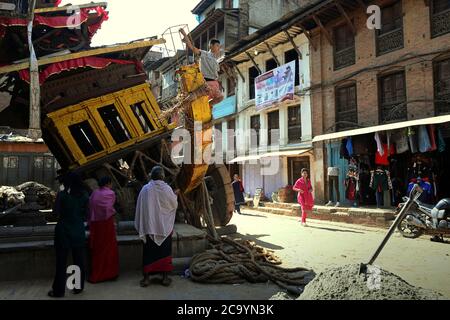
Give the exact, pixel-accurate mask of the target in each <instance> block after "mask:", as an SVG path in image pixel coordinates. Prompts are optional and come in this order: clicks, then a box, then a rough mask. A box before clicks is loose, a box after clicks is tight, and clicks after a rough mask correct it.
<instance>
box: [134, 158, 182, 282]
mask: <svg viewBox="0 0 450 320" xmlns="http://www.w3.org/2000/svg"><path fill="white" fill-rule="evenodd" d="M164 178H165V176H164V170H163V169H162V168H161V167H154V168H153V169H152V172H151V173H150V179H151V180H150V182H149V183H148V184H147V185H145V186H144V188H143V189H142V190H141V192H140V194H139V197H138V200H137V205H136V217H135V224H134V225H135V228H136V230H137V231H138V232H139V237H140V238H141V239H142V241H143V242H144V249H143V266H144V279H143V280H142V281H141V283H140V284H141V286H142V287H147V286H148V285H149V284H150V282H149V276H150V275H151V274H159V273H162V274H163V279H162V285H164V286H169V285H170V283H171V279H170V278H169V276H168V275H169V273H170V272H171V271H173V265H172V233H173V228H174V225H175V216H176V211H177V207H178V196H177V194H178V191H176V192H174V191H173V190H172V188H170V186H169V185H168V184H166V183H165V182H164Z"/></svg>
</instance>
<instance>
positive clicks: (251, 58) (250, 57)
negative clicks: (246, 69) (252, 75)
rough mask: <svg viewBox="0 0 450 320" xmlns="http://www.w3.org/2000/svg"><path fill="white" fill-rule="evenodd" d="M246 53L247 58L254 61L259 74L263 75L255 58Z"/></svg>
mask: <svg viewBox="0 0 450 320" xmlns="http://www.w3.org/2000/svg"><path fill="white" fill-rule="evenodd" d="M245 53H246V54H247V57H248V58H249V59H250V60H251V61H252V63H253V65H254V66H255V68H256V70H258V72H259V74H262V72H261V69H260V68H259V66H258V64H257V63H256V61H255V59H254V58H253V56H252V55H251V54H250V53H249V52H248V51H246V52H245Z"/></svg>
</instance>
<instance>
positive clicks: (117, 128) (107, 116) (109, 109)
mask: <svg viewBox="0 0 450 320" xmlns="http://www.w3.org/2000/svg"><path fill="white" fill-rule="evenodd" d="M98 112H99V113H100V116H101V117H102V119H103V121H104V123H105V125H106V128H108V131H109V133H110V134H111V136H112V137H113V139H114V141H115V142H116V143H117V144H120V143H124V142H126V141H128V140H130V139H131V135H130V133H129V132H128V129H127V128H126V126H125V124H124V122H123V120H122V118H121V117H120V115H119V112H118V111H117V109H116V107H115V106H114V105H111V106H106V107H103V108H100V109H98Z"/></svg>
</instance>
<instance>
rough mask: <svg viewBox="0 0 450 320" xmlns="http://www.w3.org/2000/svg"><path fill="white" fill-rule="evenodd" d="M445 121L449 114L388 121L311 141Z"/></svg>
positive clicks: (318, 137) (448, 118) (325, 135)
mask: <svg viewBox="0 0 450 320" xmlns="http://www.w3.org/2000/svg"><path fill="white" fill-rule="evenodd" d="M446 122H450V115H446V116H439V117H433V118H426V119H417V120H411V121H404V122H397V123H390V124H384V125H379V126H373V127H368V128H361V129H354V130H348V131H342V132H335V133H330V134H324V135H321V136H316V137H315V138H314V139H313V142H321V141H327V140H335V139H342V138H346V137H353V136H359V135H363V134H368V133H375V132H380V131H390V130H396V129H403V128H408V127H414V126H420V125H427V124H441V123H446Z"/></svg>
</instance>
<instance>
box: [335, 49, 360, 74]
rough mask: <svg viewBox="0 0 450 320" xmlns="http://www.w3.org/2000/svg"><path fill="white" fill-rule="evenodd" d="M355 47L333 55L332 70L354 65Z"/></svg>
mask: <svg viewBox="0 0 450 320" xmlns="http://www.w3.org/2000/svg"><path fill="white" fill-rule="evenodd" d="M355 61H356V59H355V47H354V46H353V47H349V48H347V49H344V50H341V51H339V52H335V53H334V70H338V69H341V68H345V67H348V66H351V65H353V64H355Z"/></svg>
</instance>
